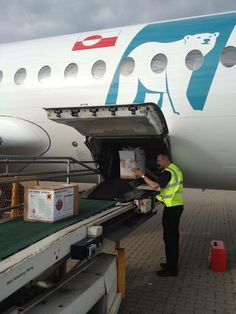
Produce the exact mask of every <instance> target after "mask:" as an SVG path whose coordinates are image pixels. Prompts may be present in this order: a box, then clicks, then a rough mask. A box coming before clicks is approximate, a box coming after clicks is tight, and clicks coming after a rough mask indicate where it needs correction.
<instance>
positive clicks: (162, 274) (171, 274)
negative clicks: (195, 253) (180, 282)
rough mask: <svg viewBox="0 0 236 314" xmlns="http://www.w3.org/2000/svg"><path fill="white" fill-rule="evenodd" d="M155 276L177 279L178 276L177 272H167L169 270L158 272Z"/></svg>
mask: <svg viewBox="0 0 236 314" xmlns="http://www.w3.org/2000/svg"><path fill="white" fill-rule="evenodd" d="M156 274H157V276H159V277H177V276H178V272H177V271H174V270H169V269H164V270H158V271H157V272H156Z"/></svg>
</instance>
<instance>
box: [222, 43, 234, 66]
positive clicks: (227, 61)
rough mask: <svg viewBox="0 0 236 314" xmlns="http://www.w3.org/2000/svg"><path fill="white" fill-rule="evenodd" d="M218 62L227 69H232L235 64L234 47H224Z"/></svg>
mask: <svg viewBox="0 0 236 314" xmlns="http://www.w3.org/2000/svg"><path fill="white" fill-rule="evenodd" d="M220 62H221V63H222V64H223V65H224V66H225V67H227V68H230V67H233V66H234V65H235V64H236V47H233V46H228V47H225V48H224V49H223V51H222V52H221V56H220Z"/></svg>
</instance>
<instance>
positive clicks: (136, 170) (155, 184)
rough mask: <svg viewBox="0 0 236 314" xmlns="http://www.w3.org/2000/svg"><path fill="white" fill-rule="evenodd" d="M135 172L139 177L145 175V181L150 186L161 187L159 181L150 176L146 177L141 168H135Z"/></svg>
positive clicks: (155, 188) (154, 188)
mask: <svg viewBox="0 0 236 314" xmlns="http://www.w3.org/2000/svg"><path fill="white" fill-rule="evenodd" d="M133 173H134V174H135V175H136V176H137V177H139V178H142V177H143V176H144V178H143V180H144V181H145V183H146V184H147V185H148V186H150V188H152V189H153V190H157V189H159V188H160V185H159V184H158V183H157V182H155V181H153V180H151V179H149V178H148V177H146V176H145V174H144V173H142V171H141V170H139V169H133Z"/></svg>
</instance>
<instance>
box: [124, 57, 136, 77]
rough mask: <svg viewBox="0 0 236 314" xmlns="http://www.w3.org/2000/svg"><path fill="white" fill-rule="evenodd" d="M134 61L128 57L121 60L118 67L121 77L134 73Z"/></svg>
mask: <svg viewBox="0 0 236 314" xmlns="http://www.w3.org/2000/svg"><path fill="white" fill-rule="evenodd" d="M134 67H135V61H134V59H133V58H131V57H128V58H126V59H124V60H123V62H122V63H121V66H120V73H121V74H122V75H123V76H129V75H130V74H132V72H133V71H134Z"/></svg>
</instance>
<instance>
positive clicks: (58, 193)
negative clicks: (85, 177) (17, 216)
mask: <svg viewBox="0 0 236 314" xmlns="http://www.w3.org/2000/svg"><path fill="white" fill-rule="evenodd" d="M78 203H79V192H78V185H76V184H56V185H48V186H45V185H44V186H32V187H26V188H25V192H24V204H25V208H24V220H27V221H42V222H55V221H59V220H64V219H66V218H68V217H71V216H74V215H78V206H79V205H78Z"/></svg>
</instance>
